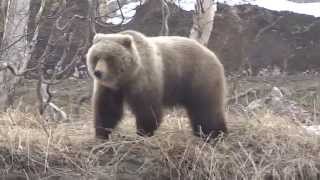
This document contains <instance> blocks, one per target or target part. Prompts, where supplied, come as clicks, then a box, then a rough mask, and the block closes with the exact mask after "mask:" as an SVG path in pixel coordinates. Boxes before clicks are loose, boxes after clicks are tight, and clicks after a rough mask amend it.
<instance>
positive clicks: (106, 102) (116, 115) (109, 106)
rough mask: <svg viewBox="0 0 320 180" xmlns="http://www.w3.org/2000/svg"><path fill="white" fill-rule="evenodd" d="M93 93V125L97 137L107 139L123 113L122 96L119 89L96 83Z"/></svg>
mask: <svg viewBox="0 0 320 180" xmlns="http://www.w3.org/2000/svg"><path fill="white" fill-rule="evenodd" d="M95 89H96V90H95V92H94V95H93V109H94V123H95V124H94V125H95V135H96V137H97V138H101V139H108V137H109V134H110V133H111V130H112V129H113V128H114V127H115V126H116V125H117V124H118V122H119V121H120V119H121V117H122V115H123V97H122V93H121V92H119V91H114V90H110V89H108V88H105V87H103V86H101V85H97V87H96V88H95Z"/></svg>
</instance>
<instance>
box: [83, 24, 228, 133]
mask: <svg viewBox="0 0 320 180" xmlns="http://www.w3.org/2000/svg"><path fill="white" fill-rule="evenodd" d="M87 66H88V71H89V73H90V75H91V76H92V77H93V79H94V90H93V110H94V121H95V133H96V137H97V138H108V136H109V134H110V133H111V130H112V129H113V128H115V126H116V125H117V123H118V122H119V121H120V120H121V118H122V114H123V104H124V102H126V103H127V104H128V105H129V107H130V109H131V111H132V112H133V114H134V115H135V117H136V125H137V133H138V134H139V135H143V136H152V135H153V134H154V131H155V130H156V129H157V128H158V127H159V125H160V123H161V119H162V108H163V107H171V106H173V105H181V106H182V107H184V108H185V109H186V111H187V113H188V116H189V118H190V122H191V126H192V128H193V132H194V134H195V135H197V136H200V135H204V136H205V137H208V136H210V137H213V138H214V137H216V136H218V135H219V134H220V133H221V132H224V133H226V132H227V127H226V122H225V105H224V104H225V102H224V101H225V92H226V88H225V84H226V82H225V76H224V68H223V66H222V64H221V63H220V61H219V60H218V58H217V57H216V55H215V54H214V53H213V52H211V51H210V50H209V49H207V48H206V47H204V46H203V45H201V44H199V43H198V42H197V41H195V40H192V39H188V38H185V37H178V36H159V37H146V36H145V35H143V34H142V33H140V32H136V31H132V30H127V31H122V32H120V33H116V34H99V33H98V34H96V35H95V36H94V39H93V45H92V46H91V47H90V49H89V50H88V53H87Z"/></svg>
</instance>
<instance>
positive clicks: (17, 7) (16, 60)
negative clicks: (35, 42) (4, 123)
mask: <svg viewBox="0 0 320 180" xmlns="http://www.w3.org/2000/svg"><path fill="white" fill-rule="evenodd" d="M4 1H6V2H4ZM2 3H6V4H7V11H6V17H5V22H4V32H3V37H2V43H1V50H2V55H1V61H0V63H1V64H2V66H5V65H6V63H9V64H10V65H12V66H13V67H15V72H17V73H19V72H22V71H24V70H25V68H26V65H27V60H28V58H26V56H27V55H28V52H27V51H28V46H27V44H28V42H27V36H26V35H27V34H26V32H27V24H28V13H29V4H30V0H2ZM19 80H20V77H18V76H14V75H13V74H12V73H11V72H10V71H9V70H7V69H6V70H2V71H0V108H1V110H5V109H6V108H7V107H8V106H10V105H12V104H13V96H14V92H15V88H16V85H17V84H18V83H19Z"/></svg>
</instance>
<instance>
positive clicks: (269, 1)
mask: <svg viewBox="0 0 320 180" xmlns="http://www.w3.org/2000/svg"><path fill="white" fill-rule="evenodd" d="M195 2H196V0H180V1H177V2H176V4H177V5H180V7H181V8H182V9H184V10H187V11H189V10H193V9H194V4H195ZM217 2H219V3H224V4H228V5H231V6H233V5H240V4H252V5H257V6H260V7H263V8H266V9H270V10H274V11H291V12H295V13H299V14H307V15H313V16H315V17H320V3H318V2H317V3H295V2H291V1H288V0H218V1H217Z"/></svg>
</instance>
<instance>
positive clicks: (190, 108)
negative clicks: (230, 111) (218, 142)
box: [186, 98, 227, 138]
mask: <svg viewBox="0 0 320 180" xmlns="http://www.w3.org/2000/svg"><path fill="white" fill-rule="evenodd" d="M206 101H207V100H203V102H201V98H200V99H197V100H196V102H195V103H191V104H189V105H187V106H186V109H187V113H188V115H189V118H190V121H191V126H192V129H193V132H194V134H195V135H196V136H203V137H205V138H207V137H209V136H210V137H211V138H216V137H217V136H218V135H219V134H221V133H226V132H227V127H226V123H225V114H224V111H223V110H222V109H221V106H220V105H218V104H215V105H213V103H210V102H206Z"/></svg>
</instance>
